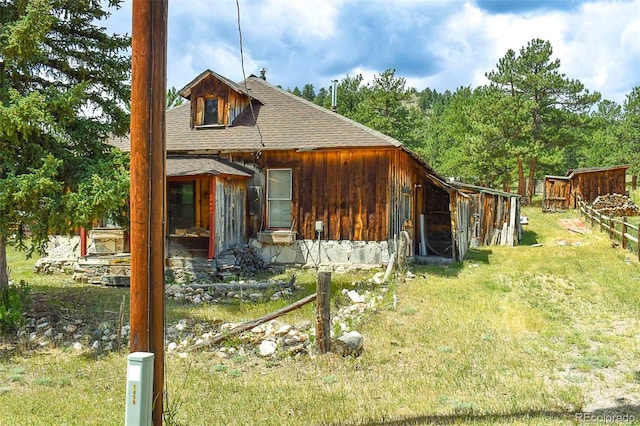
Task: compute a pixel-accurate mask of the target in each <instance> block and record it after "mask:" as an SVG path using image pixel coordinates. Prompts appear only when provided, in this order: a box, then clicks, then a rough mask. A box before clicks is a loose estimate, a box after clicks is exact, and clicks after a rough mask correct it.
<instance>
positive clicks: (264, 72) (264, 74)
mask: <svg viewBox="0 0 640 426" xmlns="http://www.w3.org/2000/svg"><path fill="white" fill-rule="evenodd" d="M260 78H261V79H263V80H264V81H267V70H266V69H265V68H264V67H262V68H260Z"/></svg>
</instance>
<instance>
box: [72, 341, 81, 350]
mask: <svg viewBox="0 0 640 426" xmlns="http://www.w3.org/2000/svg"><path fill="white" fill-rule="evenodd" d="M71 347H72V348H73V350H74V351H80V350H82V343H80V342H74V343H73V345H71Z"/></svg>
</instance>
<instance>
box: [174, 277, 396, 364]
mask: <svg viewBox="0 0 640 426" xmlns="http://www.w3.org/2000/svg"><path fill="white" fill-rule="evenodd" d="M384 292H386V288H384V289H383V293H384ZM343 295H344V297H345V298H346V299H347V301H348V304H347V305H346V306H343V307H341V308H340V309H339V310H338V311H337V312H336V313H335V315H333V316H332V318H331V326H332V328H331V337H332V338H336V337H339V335H342V334H344V333H347V332H349V331H353V329H354V327H356V326H357V325H358V324H360V322H361V321H362V319H363V318H364V315H365V313H366V311H371V310H375V309H376V308H377V307H378V306H379V305H380V303H381V302H382V300H383V298H384V296H383V294H375V293H374V292H371V291H369V290H366V291H364V292H363V293H362V294H359V293H358V292H357V291H355V290H350V291H348V290H343ZM236 326H238V324H235V323H222V324H221V323H219V322H218V323H213V324H211V323H205V322H200V323H195V322H194V321H192V320H186V319H183V320H180V321H178V323H177V324H176V325H174V326H171V327H169V328H168V329H167V352H170V353H177V354H179V355H180V356H183V357H184V356H188V355H187V353H188V352H190V351H193V350H198V349H201V348H207V349H208V350H210V351H212V352H214V353H215V354H216V356H218V357H220V358H228V357H230V356H233V355H236V354H238V355H246V354H249V353H255V354H258V355H260V356H262V357H271V356H277V355H278V354H286V355H297V354H307V353H309V351H310V350H311V348H312V346H313V344H314V342H315V327H314V325H313V323H312V322H311V321H308V320H307V321H302V322H300V323H298V324H295V325H291V324H287V323H284V322H281V321H278V320H277V319H274V320H271V321H269V322H266V323H264V324H260V325H258V326H256V327H253V328H252V329H251V330H249V331H246V332H244V333H242V334H238V335H237V336H234V338H232V339H229V341H227V342H223V344H217V345H213V344H210V343H209V342H210V341H211V340H212V339H213V338H214V336H216V335H218V334H219V333H224V332H225V331H228V330H231V329H232V328H234V327H236ZM229 342H234V343H235V344H234V345H230V344H229Z"/></svg>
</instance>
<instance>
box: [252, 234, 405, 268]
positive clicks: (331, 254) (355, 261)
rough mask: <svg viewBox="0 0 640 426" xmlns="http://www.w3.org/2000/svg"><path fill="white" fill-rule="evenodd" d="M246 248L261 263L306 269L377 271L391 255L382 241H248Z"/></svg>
mask: <svg viewBox="0 0 640 426" xmlns="http://www.w3.org/2000/svg"><path fill="white" fill-rule="evenodd" d="M249 244H250V245H251V246H252V247H253V248H254V249H255V250H256V252H257V253H258V255H260V257H261V258H262V259H263V260H264V261H265V262H268V263H272V264H281V265H302V266H303V267H307V268H312V267H317V266H319V265H323V266H326V265H332V266H337V267H341V266H342V267H347V268H350V267H379V266H381V265H384V264H386V263H388V262H389V255H390V253H391V252H393V249H391V250H390V247H389V244H388V243H387V242H386V241H346V240H342V241H325V240H323V241H320V242H319V243H318V240H297V241H294V242H293V243H291V244H265V243H262V242H260V241H258V240H256V239H252V240H251V241H250V243H249ZM318 244H319V246H320V250H319V259H318Z"/></svg>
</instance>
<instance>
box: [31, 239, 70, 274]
mask: <svg viewBox="0 0 640 426" xmlns="http://www.w3.org/2000/svg"><path fill="white" fill-rule="evenodd" d="M78 257H80V237H78V236H73V237H67V236H61V235H52V236H50V237H49V242H48V243H47V248H46V249H45V257H43V258H41V259H39V260H38V261H36V263H35V265H34V267H33V269H34V272H36V273H40V274H51V273H54V272H71V271H73V266H74V264H75V263H76V260H77V259H78Z"/></svg>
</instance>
